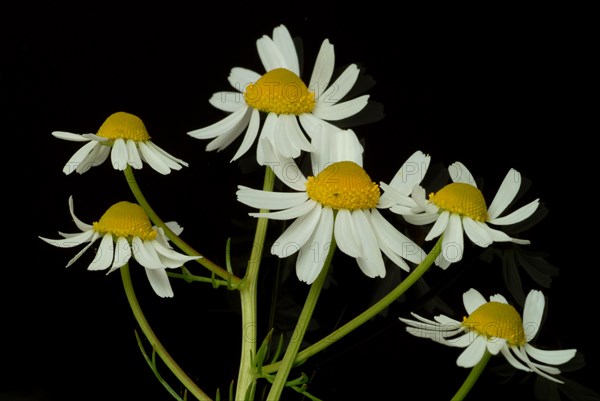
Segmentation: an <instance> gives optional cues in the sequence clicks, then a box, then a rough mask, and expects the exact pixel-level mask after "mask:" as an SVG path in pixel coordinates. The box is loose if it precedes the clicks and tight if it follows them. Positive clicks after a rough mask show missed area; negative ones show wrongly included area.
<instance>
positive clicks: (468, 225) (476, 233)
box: [462, 216, 493, 248]
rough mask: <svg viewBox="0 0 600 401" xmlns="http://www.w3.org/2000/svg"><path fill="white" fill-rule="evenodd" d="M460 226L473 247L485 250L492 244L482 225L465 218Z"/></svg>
mask: <svg viewBox="0 0 600 401" xmlns="http://www.w3.org/2000/svg"><path fill="white" fill-rule="evenodd" d="M462 224H463V227H464V229H465V233H466V234H467V237H469V239H470V240H471V241H472V242H473V243H474V244H475V245H477V246H480V247H482V248H485V247H487V246H489V245H490V244H491V243H492V242H493V241H492V237H490V235H489V232H488V230H486V227H485V224H484V223H481V222H479V221H475V220H473V219H471V218H470V217H467V216H465V217H463V220H462Z"/></svg>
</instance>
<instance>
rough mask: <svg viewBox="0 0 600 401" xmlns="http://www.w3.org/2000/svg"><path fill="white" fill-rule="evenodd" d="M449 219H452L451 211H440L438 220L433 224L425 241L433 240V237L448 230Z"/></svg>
mask: <svg viewBox="0 0 600 401" xmlns="http://www.w3.org/2000/svg"><path fill="white" fill-rule="evenodd" d="M449 220H450V212H447V211H443V212H442V213H440V215H439V216H438V218H437V220H436V221H435V224H434V225H433V227H431V230H429V233H427V236H426V237H425V241H431V240H432V239H434V238H437V237H439V236H440V235H442V233H443V232H444V231H445V230H446V227H448V221H449Z"/></svg>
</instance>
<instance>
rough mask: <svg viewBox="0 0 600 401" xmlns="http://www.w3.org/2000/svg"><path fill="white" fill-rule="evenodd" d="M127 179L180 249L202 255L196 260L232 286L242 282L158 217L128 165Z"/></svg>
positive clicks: (153, 218)
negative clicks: (189, 243)
mask: <svg viewBox="0 0 600 401" xmlns="http://www.w3.org/2000/svg"><path fill="white" fill-rule="evenodd" d="M125 179H126V180H127V184H128V185H129V188H130V189H131V192H132V193H133V196H135V199H136V200H137V202H138V203H139V205H140V206H141V207H142V208H143V209H144V211H145V212H146V214H147V215H148V217H149V218H150V220H152V222H153V223H154V224H156V225H157V226H159V227H161V228H162V229H163V230H164V232H165V235H166V236H167V237H168V238H169V239H170V240H171V242H173V243H174V244H175V245H177V247H179V249H181V250H182V251H183V252H185V253H186V254H188V255H190V256H201V257H200V258H198V259H196V262H198V263H200V264H201V265H202V266H204V267H206V268H207V269H208V270H210V271H211V272H213V273H215V274H216V275H217V276H219V277H221V278H223V279H225V280H228V281H229V282H230V283H231V287H234V288H235V287H237V285H238V284H239V283H240V278H239V277H236V276H234V275H232V274H231V273H229V272H228V271H227V270H225V269H223V268H222V267H221V266H219V265H217V264H216V263H214V262H212V261H211V260H209V259H207V258H206V257H205V256H203V255H202V254H201V253H200V252H198V251H196V250H195V249H194V248H192V247H191V246H190V245H188V244H187V243H186V242H185V241H183V240H182V239H181V238H180V237H179V236H178V235H177V234H175V233H174V232H173V231H172V230H171V229H170V228H169V227H168V226H167V225H166V224H165V223H164V222H163V221H162V219H161V218H160V217H158V215H157V214H156V212H154V210H153V209H152V207H151V206H150V204H149V203H148V201H147V200H146V198H145V197H144V194H143V193H142V190H141V189H140V187H139V185H138V184H137V181H136V179H135V176H134V174H133V170H132V169H131V167H130V166H127V168H125Z"/></svg>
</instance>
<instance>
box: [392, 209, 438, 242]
mask: <svg viewBox="0 0 600 401" xmlns="http://www.w3.org/2000/svg"><path fill="white" fill-rule="evenodd" d="M390 211H392V212H394V213H396V214H399V215H401V216H402V217H404V220H406V221H407V222H408V223H410V224H414V225H416V226H423V225H426V224H431V223H433V222H434V221H436V220H437V219H438V217H439V215H438V214H437V212H433V213H428V212H425V213H419V214H410V213H411V212H410V210H407V209H406V208H405V207H402V206H392V207H391V208H390ZM433 238H435V237H433Z"/></svg>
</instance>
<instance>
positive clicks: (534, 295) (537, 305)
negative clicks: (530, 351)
mask: <svg viewBox="0 0 600 401" xmlns="http://www.w3.org/2000/svg"><path fill="white" fill-rule="evenodd" d="M545 307H546V300H545V298H544V294H543V293H542V292H541V291H539V290H531V291H529V294H527V298H526V299H525V306H524V308H523V329H524V330H525V339H526V340H527V342H529V341H531V340H533V339H534V338H535V336H536V335H537V333H538V330H539V328H540V325H541V323H542V317H543V315H544V308H545Z"/></svg>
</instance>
